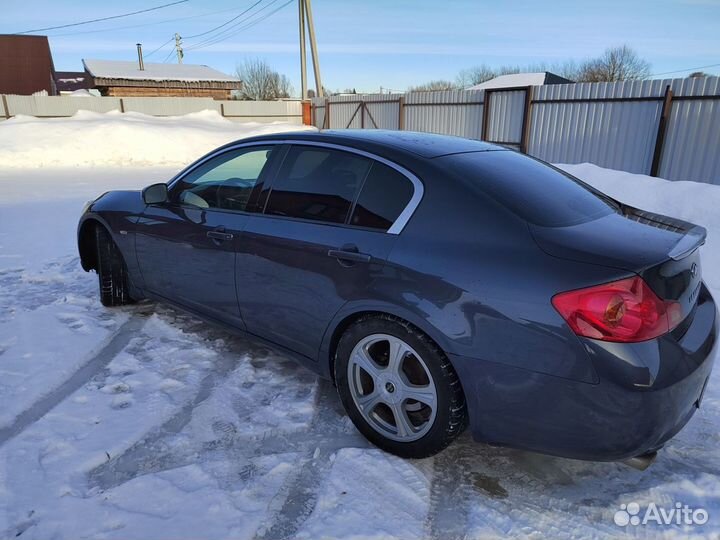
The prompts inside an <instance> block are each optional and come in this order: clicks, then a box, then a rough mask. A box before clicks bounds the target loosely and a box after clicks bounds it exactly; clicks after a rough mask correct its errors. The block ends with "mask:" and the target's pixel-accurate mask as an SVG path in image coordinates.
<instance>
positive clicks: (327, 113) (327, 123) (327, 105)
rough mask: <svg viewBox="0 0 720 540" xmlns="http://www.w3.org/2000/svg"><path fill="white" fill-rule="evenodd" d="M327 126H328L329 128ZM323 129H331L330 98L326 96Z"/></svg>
mask: <svg viewBox="0 0 720 540" xmlns="http://www.w3.org/2000/svg"><path fill="white" fill-rule="evenodd" d="M325 126H327V128H326V127H325ZM323 129H330V100H329V99H328V98H325V118H323Z"/></svg>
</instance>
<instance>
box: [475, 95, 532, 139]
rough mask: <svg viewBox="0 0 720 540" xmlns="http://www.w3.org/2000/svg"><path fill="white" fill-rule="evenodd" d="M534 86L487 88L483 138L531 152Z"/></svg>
mask: <svg viewBox="0 0 720 540" xmlns="http://www.w3.org/2000/svg"><path fill="white" fill-rule="evenodd" d="M531 99H532V87H530V86H521V87H517V88H488V89H486V90H485V110H486V111H487V114H485V115H484V116H483V128H482V139H483V140H484V141H487V142H489V143H494V144H502V145H505V146H511V147H513V148H515V149H517V150H520V151H521V152H523V153H527V141H528V133H529V127H530V126H529V122H528V117H529V113H530V103H531Z"/></svg>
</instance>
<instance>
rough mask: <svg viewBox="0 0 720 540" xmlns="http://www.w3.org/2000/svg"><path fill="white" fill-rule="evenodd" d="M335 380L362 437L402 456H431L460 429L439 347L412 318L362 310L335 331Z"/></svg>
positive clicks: (461, 407)
mask: <svg viewBox="0 0 720 540" xmlns="http://www.w3.org/2000/svg"><path fill="white" fill-rule="evenodd" d="M335 382H336V384H337V388H338V392H339V394H340V399H341V400H342V402H343V405H344V407H345V410H346V411H347V413H348V415H349V416H350V419H351V420H352V421H353V423H354V424H355V426H356V427H357V428H358V430H360V432H361V433H362V434H363V435H365V437H367V439H368V440H370V442H372V443H374V444H375V445H376V446H378V447H380V448H382V449H383V450H385V451H387V452H390V453H393V454H396V455H398V456H401V457H406V458H422V457H427V456H431V455H433V454H436V453H437V452H439V451H441V450H442V449H443V448H445V447H446V446H447V445H449V444H450V443H451V442H452V441H453V439H455V438H456V437H457V436H458V435H459V434H460V433H461V432H462V431H463V429H464V428H465V425H466V409H465V398H464V395H463V392H462V388H461V386H460V381H459V379H458V377H457V374H456V373H455V371H454V370H453V368H452V365H451V364H450V362H449V361H448V359H447V357H446V356H445V355H444V354H443V352H442V351H441V350H440V349H439V348H438V347H437V345H435V343H434V342H432V341H431V340H430V339H429V338H428V337H427V336H426V335H425V334H423V333H422V332H420V331H419V330H417V329H416V328H415V327H413V326H412V325H410V324H408V323H406V322H404V321H402V320H399V319H395V318H391V317H385V316H368V317H363V318H362V319H360V320H358V321H357V322H355V323H353V324H352V325H351V326H350V327H349V328H348V329H347V330H346V331H345V333H344V334H343V335H342V337H341V338H340V342H339V343H338V347H337V356H336V359H335Z"/></svg>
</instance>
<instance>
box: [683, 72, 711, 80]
mask: <svg viewBox="0 0 720 540" xmlns="http://www.w3.org/2000/svg"><path fill="white" fill-rule="evenodd" d="M703 77H710V75H709V74H708V73H705V72H704V71H693V72H692V73H691V74H690V75H688V79H702V78H703Z"/></svg>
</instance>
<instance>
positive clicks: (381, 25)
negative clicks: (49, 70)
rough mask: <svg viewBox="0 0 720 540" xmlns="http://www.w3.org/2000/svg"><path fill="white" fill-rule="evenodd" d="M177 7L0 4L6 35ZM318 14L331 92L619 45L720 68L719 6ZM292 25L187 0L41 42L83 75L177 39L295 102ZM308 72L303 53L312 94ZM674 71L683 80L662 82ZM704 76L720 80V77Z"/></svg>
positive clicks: (241, 3) (611, 0) (404, 1)
mask: <svg viewBox="0 0 720 540" xmlns="http://www.w3.org/2000/svg"><path fill="white" fill-rule="evenodd" d="M170 1H172V0H123V1H122V2H117V1H105V2H98V1H97V0H93V1H90V0H33V1H32V2H27V0H3V2H2V4H3V6H2V17H1V18H0V33H15V32H23V31H26V30H31V29H36V28H44V27H49V26H57V25H62V24H70V23H75V22H79V21H84V20H87V19H94V18H100V17H108V16H113V15H118V14H124V13H128V12H131V11H136V10H142V9H147V8H150V7H154V6H159V5H162V4H166V3H168V2H170ZM258 1H259V3H258V4H257V5H256V6H255V7H254V8H252V9H251V10H250V11H249V12H248V13H247V14H245V15H241V16H240V17H239V18H238V19H236V20H235V21H233V22H231V23H229V24H227V25H226V26H223V27H222V28H221V29H219V30H217V31H215V32H211V33H208V34H205V35H201V36H198V37H194V38H191V37H187V36H193V35H198V34H203V33H205V32H208V31H209V30H211V29H213V28H214V27H216V26H218V25H221V24H223V23H225V22H227V21H229V20H230V19H231V18H233V17H236V16H238V15H239V14H240V13H241V12H242V11H244V10H246V9H248V8H249V7H251V6H252V5H253V4H255V3H256V2H258ZM287 2H289V3H287ZM286 3H287V5H285V6H284V7H282V6H283V4H286ZM312 6H313V14H314V18H315V29H316V35H317V43H318V52H319V63H320V68H321V77H322V82H323V85H324V86H325V87H327V88H330V89H332V90H344V89H346V88H355V89H357V91H358V92H360V91H363V92H377V91H379V90H380V88H381V87H382V88H383V90H388V89H390V90H395V91H403V90H405V89H407V88H408V87H410V86H414V85H418V84H421V83H424V82H427V81H429V80H434V79H448V80H454V79H455V78H456V76H457V74H458V72H459V71H461V70H462V69H466V68H471V67H472V66H476V65H479V64H487V65H490V66H493V67H498V66H501V65H528V64H537V63H541V62H544V63H547V64H549V65H552V64H557V63H562V62H564V61H566V60H576V61H582V60H583V59H585V58H588V57H593V56H597V55H599V54H601V53H602V52H603V50H604V49H606V48H607V47H610V46H615V45H622V44H628V45H630V46H631V47H633V48H634V49H635V50H636V51H637V52H638V54H639V55H640V56H641V57H643V58H644V59H646V60H647V61H649V62H650V64H651V66H652V69H651V73H652V74H653V75H655V74H658V76H659V77H660V78H665V77H682V76H685V75H687V74H688V73H689V72H690V71H693V70H694V69H693V68H697V67H699V66H707V65H713V64H720V0H653V1H645V0H619V1H618V0H603V1H593V2H585V1H582V0H574V1H566V0H559V1H540V0H534V1H530V0H495V1H494V2H488V1H485V0H476V1H473V0H446V1H444V2H443V1H441V0H414V1H413V0H392V1H391V0H387V1H381V0H362V1H361V0H312ZM278 8H280V9H278ZM276 9H277V11H276V12H275V13H272V12H273V11H274V10H276ZM266 15H267V17H266V18H264V17H265V16H266ZM297 18H298V9H297V1H292V0H205V1H202V0H188V1H187V2H185V3H182V4H178V5H174V6H170V7H167V8H164V9H160V10H156V11H152V12H149V13H143V14H139V15H134V16H130V17H125V18H120V19H114V20H111V21H106V22H101V23H94V24H87V25H82V26H75V27H70V28H64V29H57V30H49V31H46V32H36V33H39V34H46V35H48V36H50V46H51V50H52V54H53V59H54V62H55V69H56V70H67V71H82V69H83V66H82V59H83V58H94V59H116V60H135V59H136V58H137V53H136V48H135V44H136V43H138V42H140V43H142V44H143V49H144V51H145V54H146V55H149V57H148V58H146V62H163V61H168V62H171V61H176V58H175V56H174V54H172V51H173V49H172V47H173V43H174V40H172V37H173V35H174V33H175V32H178V33H179V34H180V35H181V36H184V37H183V46H184V49H185V59H184V62H185V63H197V64H206V65H209V66H211V67H213V68H216V69H219V70H221V71H224V72H226V73H233V72H234V71H235V68H236V66H237V64H238V63H240V62H242V61H243V60H245V59H249V58H258V57H259V58H262V59H264V60H266V61H267V62H268V63H269V64H270V65H271V66H272V67H273V68H274V69H276V70H277V71H279V72H281V73H284V74H285V75H287V76H288V77H289V78H290V80H291V82H292V83H293V86H294V88H295V90H296V93H298V92H299V87H300V58H299V57H300V55H299V46H298V42H299V39H298V22H297ZM255 21H257V22H255ZM254 22H255V24H251V23H254ZM233 25H236V26H233ZM223 31H227V32H225V34H221V35H220V36H219V37H218V40H219V39H220V38H225V39H224V40H221V41H218V42H217V43H214V44H213V43H204V42H203V40H206V39H207V38H210V37H213V36H214V35H216V34H218V33H219V32H223ZM169 40H172V41H171V42H170V43H167V42H168V41H169ZM165 43H167V44H166V45H164V46H163V44H165ZM161 46H163V47H162V48H161V49H160V50H159V51H157V52H155V53H153V54H149V53H151V52H153V51H154V50H156V49H157V48H158V47H161ZM166 59H167V60H166ZM311 66H312V64H311V62H310V58H309V49H308V72H309V81H310V86H311V87H312V85H313V84H314V82H313V77H312V67H311ZM671 71H678V73H672V74H667V75H665V73H666V72H671ZM704 71H706V72H708V73H713V74H718V73H720V65H718V66H715V67H710V68H706V69H704Z"/></svg>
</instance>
